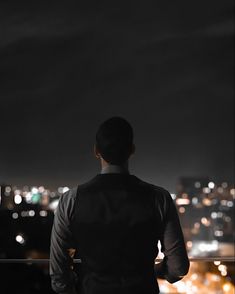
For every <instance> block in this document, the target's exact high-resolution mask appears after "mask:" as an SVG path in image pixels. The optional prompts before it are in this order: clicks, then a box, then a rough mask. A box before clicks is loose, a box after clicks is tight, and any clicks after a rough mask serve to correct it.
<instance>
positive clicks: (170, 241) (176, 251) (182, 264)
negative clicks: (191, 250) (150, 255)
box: [155, 190, 189, 283]
mask: <svg viewBox="0 0 235 294" xmlns="http://www.w3.org/2000/svg"><path fill="white" fill-rule="evenodd" d="M164 194H165V196H166V198H165V205H164V220H163V231H162V234H161V238H160V242H161V251H162V252H163V253H164V259H163V261H162V262H160V263H159V264H156V265H155V273H156V277H157V278H164V279H166V280H167V281H168V282H170V283H175V282H177V281H179V280H180V279H182V278H183V276H185V275H186V274H187V273H188V270H189V259H188V255H187V250H186V247H185V242H184V236H183V232H182V229H181V225H180V221H179V217H178V213H177V210H176V207H175V204H174V202H173V200H172V198H171V195H170V193H169V192H168V191H167V190H165V193H164Z"/></svg>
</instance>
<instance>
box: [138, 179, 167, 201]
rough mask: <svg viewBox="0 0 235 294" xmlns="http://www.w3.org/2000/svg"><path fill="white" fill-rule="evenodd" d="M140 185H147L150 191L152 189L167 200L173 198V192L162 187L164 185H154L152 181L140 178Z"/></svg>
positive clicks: (157, 195)
mask: <svg viewBox="0 0 235 294" xmlns="http://www.w3.org/2000/svg"><path fill="white" fill-rule="evenodd" d="M139 181H140V185H142V186H143V187H145V188H146V189H149V190H150V191H152V193H153V194H154V195H155V196H156V197H159V198H162V199H165V200H166V201H168V200H172V198H171V194H170V192H169V191H168V190H167V189H166V188H164V187H162V186H158V185H154V184H152V183H149V182H146V181H143V180H140V179H139Z"/></svg>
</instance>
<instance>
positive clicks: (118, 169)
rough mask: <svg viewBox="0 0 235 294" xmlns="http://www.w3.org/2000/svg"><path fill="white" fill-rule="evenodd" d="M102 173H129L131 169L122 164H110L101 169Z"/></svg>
mask: <svg viewBox="0 0 235 294" xmlns="http://www.w3.org/2000/svg"><path fill="white" fill-rule="evenodd" d="M100 173H101V174H113V173H115V174H116V173H117V174H129V170H128V169H127V168H126V167H124V166H121V165H116V164H109V165H108V166H106V167H103V168H102V169H101V172H100Z"/></svg>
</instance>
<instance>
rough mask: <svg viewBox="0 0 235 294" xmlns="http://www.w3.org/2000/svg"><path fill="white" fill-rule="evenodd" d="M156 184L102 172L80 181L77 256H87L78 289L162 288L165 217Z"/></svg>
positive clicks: (100, 292)
mask: <svg viewBox="0 0 235 294" xmlns="http://www.w3.org/2000/svg"><path fill="white" fill-rule="evenodd" d="M154 187H155V188H154ZM156 187H157V186H153V185H151V184H149V183H146V182H144V181H142V180H140V179H139V178H137V177H136V176H134V175H130V174H118V173H110V174H98V175H96V176H95V177H94V178H93V179H92V180H90V181H89V182H87V183H85V184H83V185H80V186H78V189H77V196H76V202H75V209H74V213H73V217H72V232H73V236H74V239H75V240H74V241H75V244H76V252H77V255H76V257H77V258H81V260H82V263H81V264H79V265H78V266H77V268H76V271H77V274H78V277H79V282H78V286H77V287H78V293H80V294H132V293H133V294H153V293H158V292H159V290H158V285H157V281H156V278H155V276H154V260H155V258H156V256H157V254H158V249H157V244H158V240H159V238H160V235H161V231H162V227H163V223H162V219H161V215H160V213H159V212H158V211H157V209H156V201H158V200H157V196H158V195H157V194H156ZM160 194H161V193H160V190H159V199H160V198H161V195H160Z"/></svg>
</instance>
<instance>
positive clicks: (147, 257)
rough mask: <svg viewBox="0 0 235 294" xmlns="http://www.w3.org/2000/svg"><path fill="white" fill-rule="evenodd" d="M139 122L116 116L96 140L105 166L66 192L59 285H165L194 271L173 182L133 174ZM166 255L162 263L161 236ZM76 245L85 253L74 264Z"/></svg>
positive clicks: (57, 241) (85, 288)
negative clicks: (167, 183)
mask: <svg viewBox="0 0 235 294" xmlns="http://www.w3.org/2000/svg"><path fill="white" fill-rule="evenodd" d="M134 151H135V145H134V144H133V130H132V127H131V126H130V124H129V123H128V122H127V121H126V120H125V119H123V118H120V117H112V118H110V119H108V120H106V121H105V122H104V123H103V124H101V126H100V127H99V129H98V132H97V134H96V143H95V147H94V152H95V156H96V157H97V158H98V159H99V160H100V161H101V167H102V169H101V173H99V174H97V175H96V176H95V177H93V178H92V179H91V180H90V181H88V182H87V183H85V184H82V185H80V186H78V187H77V188H75V189H72V190H70V191H68V192H66V193H65V194H63V195H62V196H61V198H60V201H59V204H58V207H57V211H56V214H55V219H54V225H53V229H52V235H51V251H50V275H51V279H52V288H53V290H54V291H56V292H57V293H61V294H62V293H63V294H65V293H66V294H75V293H80V294H153V293H159V289H158V284H157V280H156V279H157V278H164V279H166V280H167V281H169V282H170V283H174V282H176V281H178V280H180V279H181V278H182V277H183V276H184V275H186V274H187V272H188V269H189V260H188V256H187V252H186V249H185V244H184V237H183V234H182V230H181V226H180V222H179V219H178V215H177V211H176V208H175V205H174V203H173V201H172V199H171V196H170V194H169V192H168V191H167V190H165V189H164V188H162V187H159V186H156V185H153V184H150V183H147V182H144V181H142V180H141V179H139V178H138V177H136V176H135V175H132V174H130V172H129V169H128V160H129V157H130V156H131V155H132V154H133V153H134ZM159 240H160V242H161V251H162V252H163V253H164V259H163V261H162V262H161V263H159V264H156V265H155V258H156V256H157V255H158V247H157V244H158V241H159ZM74 253H75V256H76V258H80V259H81V263H80V264H78V266H77V269H76V270H75V267H74V266H73V257H74Z"/></svg>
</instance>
